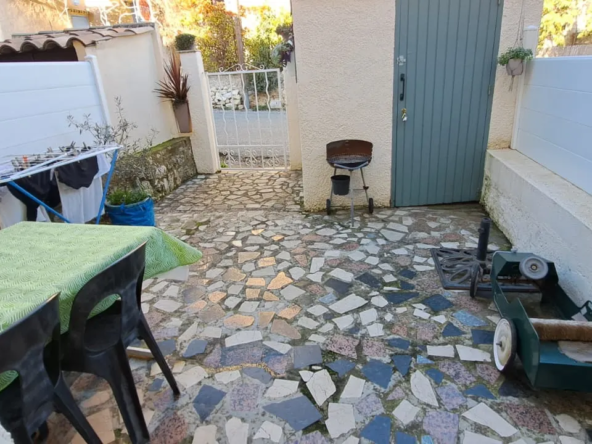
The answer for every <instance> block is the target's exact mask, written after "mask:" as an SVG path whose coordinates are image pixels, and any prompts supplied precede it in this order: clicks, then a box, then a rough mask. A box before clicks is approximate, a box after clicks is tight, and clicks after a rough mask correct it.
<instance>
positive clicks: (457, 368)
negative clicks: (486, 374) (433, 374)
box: [438, 361, 476, 386]
mask: <svg viewBox="0 0 592 444" xmlns="http://www.w3.org/2000/svg"><path fill="white" fill-rule="evenodd" d="M438 367H439V368H440V370H441V371H442V372H444V373H446V374H447V375H448V376H450V378H451V379H452V380H453V381H454V382H455V383H457V384H461V385H465V386H466V385H469V384H472V383H474V382H475V381H476V379H475V377H474V376H473V375H472V374H471V373H470V372H469V371H468V370H467V369H466V368H465V366H464V365H462V364H461V363H460V362H458V361H440V363H439V364H438Z"/></svg>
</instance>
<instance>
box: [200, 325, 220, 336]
mask: <svg viewBox="0 0 592 444" xmlns="http://www.w3.org/2000/svg"><path fill="white" fill-rule="evenodd" d="M201 335H202V336H204V337H206V338H221V337H222V329H221V328H220V327H206V328H204V329H203V331H202V332H201Z"/></svg>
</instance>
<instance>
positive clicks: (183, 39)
mask: <svg viewBox="0 0 592 444" xmlns="http://www.w3.org/2000/svg"><path fill="white" fill-rule="evenodd" d="M194 44H195V36H194V35H193V34H179V35H178V36H176V37H175V48H177V51H189V50H191V49H193V48H194V46H193V45H194Z"/></svg>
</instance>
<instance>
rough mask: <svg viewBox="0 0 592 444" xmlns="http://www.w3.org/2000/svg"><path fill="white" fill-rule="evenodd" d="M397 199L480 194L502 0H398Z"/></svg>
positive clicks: (465, 198) (462, 198) (405, 202)
mask: <svg viewBox="0 0 592 444" xmlns="http://www.w3.org/2000/svg"><path fill="white" fill-rule="evenodd" d="M396 1H397V7H396V8H397V11H396V29H395V79H394V100H393V103H394V106H393V119H394V122H393V168H392V173H393V180H392V184H393V190H392V197H393V199H392V201H393V206H397V207H400V206H412V205H429V204H442V203H453V202H470V201H476V200H478V199H479V195H480V191H481V184H482V181H483V168H484V162H485V150H486V146H487V137H488V133H489V119H490V114H491V102H492V98H493V84H494V80H495V69H496V56H497V51H498V47H499V33H500V31H499V29H500V23H501V12H502V8H503V6H502V4H500V3H501V0H396Z"/></svg>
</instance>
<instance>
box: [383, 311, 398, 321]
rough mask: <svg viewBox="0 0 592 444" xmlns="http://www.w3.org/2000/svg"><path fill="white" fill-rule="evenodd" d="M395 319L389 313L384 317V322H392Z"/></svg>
mask: <svg viewBox="0 0 592 444" xmlns="http://www.w3.org/2000/svg"><path fill="white" fill-rule="evenodd" d="M394 318H395V317H394V316H393V315H392V314H390V313H387V314H385V315H384V320H385V321H386V322H391V321H392V320H393V319H394Z"/></svg>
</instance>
